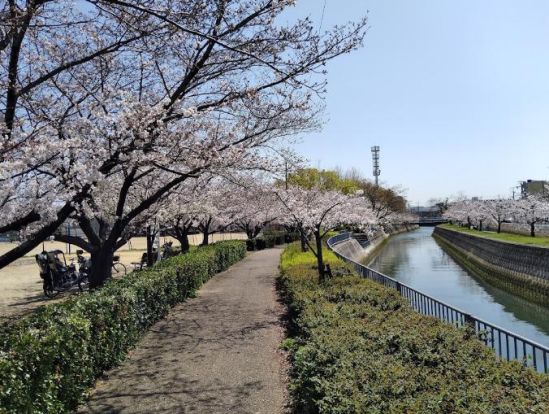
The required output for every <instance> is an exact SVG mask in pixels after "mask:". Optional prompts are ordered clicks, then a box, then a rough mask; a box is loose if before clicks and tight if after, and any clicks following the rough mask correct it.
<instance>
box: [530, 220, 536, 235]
mask: <svg viewBox="0 0 549 414" xmlns="http://www.w3.org/2000/svg"><path fill="white" fill-rule="evenodd" d="M530 236H532V237H536V223H531V224H530Z"/></svg>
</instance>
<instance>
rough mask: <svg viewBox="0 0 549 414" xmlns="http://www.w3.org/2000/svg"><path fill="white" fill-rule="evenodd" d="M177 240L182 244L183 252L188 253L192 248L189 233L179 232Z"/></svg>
mask: <svg viewBox="0 0 549 414" xmlns="http://www.w3.org/2000/svg"><path fill="white" fill-rule="evenodd" d="M177 241H178V242H179V244H180V245H181V253H187V252H188V251H189V250H190V248H191V245H190V243H189V235H188V234H187V233H183V234H179V235H178V236H177Z"/></svg>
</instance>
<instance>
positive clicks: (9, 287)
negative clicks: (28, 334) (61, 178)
mask: <svg viewBox="0 0 549 414" xmlns="http://www.w3.org/2000/svg"><path fill="white" fill-rule="evenodd" d="M232 239H246V235H245V234H244V233H227V234H214V235H213V236H210V241H211V242H212V241H213V242H215V241H220V240H232ZM170 240H171V241H173V242H174V246H178V245H179V243H178V242H177V240H175V239H173V238H171V237H161V238H160V243H161V244H163V243H165V242H166V241H170ZM189 241H190V243H191V245H198V244H200V243H201V242H202V235H200V234H196V235H192V236H190V237H189ZM15 246H16V244H15V243H0V254H3V253H5V252H7V251H9V250H10V249H12V248H13V247H15ZM130 247H131V249H130ZM146 247H147V243H146V239H145V237H135V238H133V239H132V240H131V246H130V245H129V244H125V245H124V246H122V248H121V249H120V250H118V251H117V253H116V254H117V255H119V256H120V262H121V263H123V264H124V265H125V266H126V268H127V270H128V272H129V271H131V270H132V269H133V266H132V265H131V263H134V262H139V261H140V260H141V256H142V255H143V253H144V252H145V250H146ZM43 249H45V250H61V251H63V252H65V257H66V259H67V263H69V262H70V259H72V258H75V257H76V253H75V252H76V250H77V249H78V248H77V247H76V246H74V245H73V246H71V248H70V250H71V254H69V253H68V245H67V244H65V243H60V242H50V241H47V242H44V243H43V244H40V245H39V246H38V247H36V248H35V249H33V250H32V251H31V252H30V253H28V254H27V255H26V256H25V257H22V258H21V259H19V260H16V261H15V262H14V263H12V264H11V265H9V266H7V267H5V268H4V269H0V283H1V285H0V286H1V289H0V321H2V320H4V319H10V318H13V317H14V316H18V315H21V314H24V313H26V312H28V311H30V310H32V309H34V308H36V307H38V306H41V305H43V304H46V303H51V302H52V300H50V299H47V298H45V297H44V294H43V292H42V279H41V278H40V274H39V271H38V265H37V264H36V260H35V258H34V255H35V254H37V253H40V252H41V251H42V250H43ZM114 276H115V277H117V276H120V275H114ZM64 296H66V295H64ZM62 298H63V296H61V297H58V298H57V299H54V300H53V301H57V300H61V299H62Z"/></svg>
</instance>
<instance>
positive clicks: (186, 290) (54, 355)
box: [0, 241, 246, 413]
mask: <svg viewBox="0 0 549 414" xmlns="http://www.w3.org/2000/svg"><path fill="white" fill-rule="evenodd" d="M245 254H246V245H245V243H243V242H241V241H226V242H220V243H216V244H213V245H211V246H207V247H202V248H199V249H197V250H194V251H192V252H190V253H188V254H186V255H183V256H176V257H172V258H170V259H167V260H164V261H161V262H160V263H158V264H157V265H155V266H154V267H152V268H151V269H148V270H143V271H140V272H134V273H131V274H129V275H128V276H126V277H124V278H121V279H115V280H112V281H110V282H109V283H108V284H107V285H106V286H105V287H103V288H102V289H100V290H98V291H95V292H90V293H86V294H83V295H79V296H77V297H74V298H69V299H68V300H66V301H64V302H62V303H58V304H51V305H47V306H44V307H43V308H41V309H39V310H38V311H37V312H36V313H34V314H32V315H30V316H28V317H25V318H23V319H21V320H20V321H18V322H17V323H16V325H13V326H10V327H8V328H4V329H3V332H2V333H1V334H0V412H7V413H31V412H32V413H63V412H69V411H71V410H73V409H74V408H76V407H77V406H78V404H79V403H80V402H81V401H82V399H83V397H84V395H85V393H86V391H87V390H88V389H89V387H90V386H92V385H93V383H94V381H95V379H96V378H97V377H98V376H99V375H101V374H102V373H103V372H104V371H105V370H107V369H109V368H111V367H113V366H115V365H117V364H118V363H120V362H121V361H122V360H123V359H124V358H125V356H126V354H127V352H128V350H130V349H131V348H132V347H133V346H134V345H135V344H136V343H137V342H138V341H139V339H140V338H141V336H142V335H143V334H144V332H145V331H146V330H147V329H148V328H149V327H150V326H151V325H152V324H154V323H155V322H157V321H158V320H160V319H161V318H163V317H164V316H165V315H166V314H167V313H168V311H169V310H170V308H171V307H173V306H174V305H175V304H177V303H179V302H181V301H183V300H185V299H186V298H187V297H189V296H190V295H193V293H194V292H195V291H196V289H198V288H199V287H200V285H202V283H204V282H205V281H206V280H208V279H209V278H210V277H211V276H213V275H214V274H215V273H218V272H220V271H222V270H224V269H226V268H227V267H229V266H230V265H232V264H233V263H235V262H237V261H239V260H241V259H242V258H243V257H244V256H245Z"/></svg>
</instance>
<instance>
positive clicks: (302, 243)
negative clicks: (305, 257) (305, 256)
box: [299, 231, 308, 252]
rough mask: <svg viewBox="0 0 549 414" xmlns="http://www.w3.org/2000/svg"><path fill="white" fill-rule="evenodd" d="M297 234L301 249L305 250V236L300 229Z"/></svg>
mask: <svg viewBox="0 0 549 414" xmlns="http://www.w3.org/2000/svg"><path fill="white" fill-rule="evenodd" d="M299 234H300V235H301V237H300V241H301V251H302V252H306V251H307V250H308V248H307V238H306V237H305V234H304V233H303V232H302V231H300V232H299Z"/></svg>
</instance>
